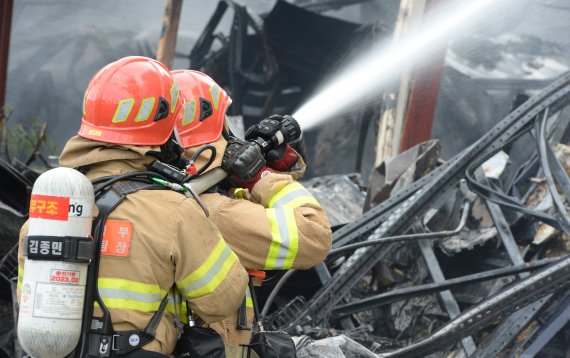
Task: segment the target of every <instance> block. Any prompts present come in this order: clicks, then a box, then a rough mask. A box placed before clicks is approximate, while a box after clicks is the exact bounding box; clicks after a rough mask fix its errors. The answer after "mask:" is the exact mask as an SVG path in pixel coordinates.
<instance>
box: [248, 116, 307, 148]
mask: <svg viewBox="0 0 570 358" xmlns="http://www.w3.org/2000/svg"><path fill="white" fill-rule="evenodd" d="M300 137H301V127H300V126H299V123H298V122H297V120H296V119H295V118H293V117H291V116H289V115H285V116H283V120H282V121H281V128H280V129H279V130H278V131H277V132H276V133H275V134H274V135H273V137H271V138H270V139H268V140H265V139H263V138H261V137H259V138H256V139H254V140H253V142H254V143H256V144H257V145H258V146H259V148H260V149H261V152H262V153H263V154H267V152H269V151H270V150H272V149H275V148H277V147H278V146H279V145H281V144H283V143H285V142H287V143H290V142H292V141H295V140H297V139H299V138H300Z"/></svg>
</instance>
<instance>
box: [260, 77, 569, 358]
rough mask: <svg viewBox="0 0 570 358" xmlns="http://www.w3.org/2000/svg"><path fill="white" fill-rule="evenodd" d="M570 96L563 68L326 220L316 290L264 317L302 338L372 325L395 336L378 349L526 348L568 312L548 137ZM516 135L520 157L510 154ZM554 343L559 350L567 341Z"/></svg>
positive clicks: (552, 142)
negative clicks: (343, 214) (416, 173)
mask: <svg viewBox="0 0 570 358" xmlns="http://www.w3.org/2000/svg"><path fill="white" fill-rule="evenodd" d="M569 102H570V75H568V74H566V75H564V76H562V77H561V78H560V79H558V80H557V81H556V82H554V83H553V84H551V85H549V86H548V87H546V88H545V89H544V90H543V91H541V92H540V93H539V94H537V95H535V96H534V97H532V98H530V99H529V100H528V101H526V102H525V103H524V104H522V105H521V106H520V107H518V108H516V109H515V110H514V111H513V112H512V113H511V114H510V115H508V116H507V117H506V118H505V119H503V120H502V121H500V122H499V123H498V124H497V125H496V126H495V127H494V128H493V129H492V130H491V131H490V132H488V133H487V134H486V135H484V136H483V137H482V138H481V139H480V140H478V141H477V142H475V143H474V144H473V145H471V146H470V147H469V148H467V149H465V150H464V151H463V152H462V153H460V154H459V155H457V156H455V157H454V158H452V159H451V160H449V161H447V162H445V163H440V165H438V166H437V167H436V168H435V169H433V170H431V172H429V173H428V174H427V175H425V176H423V177H421V178H419V179H417V178H414V179H417V180H415V181H414V182H413V183H411V184H408V185H405V186H403V187H402V188H401V189H399V190H398V189H396V190H392V192H391V193H390V195H389V197H388V196H386V198H385V199H384V200H382V201H381V202H380V203H378V204H377V205H376V206H373V207H372V208H371V209H370V210H368V211H367V212H365V213H364V214H363V215H362V216H361V217H360V218H359V219H357V220H355V221H353V222H351V223H349V224H346V225H345V226H343V227H342V228H340V229H338V230H337V231H335V233H334V241H333V250H332V251H331V253H330V255H329V259H328V260H327V262H326V265H323V266H322V267H320V268H317V271H319V272H320V274H319V278H320V280H321V282H322V287H321V288H319V289H318V290H317V291H316V292H315V293H314V294H312V295H310V296H307V297H297V298H295V299H294V300H293V302H295V304H289V305H288V306H286V307H284V308H283V307H274V309H273V313H269V314H268V316H267V317H266V320H267V322H268V324H274V325H275V324H277V325H276V326H274V327H273V328H274V329H282V330H287V331H289V332H291V333H293V334H309V335H310V334H311V332H314V331H315V330H316V329H315V327H321V328H323V329H325V330H328V331H329V332H334V330H336V329H344V330H347V331H346V332H350V331H351V330H355V329H357V328H359V327H360V328H362V327H366V326H371V327H372V329H371V330H370V331H369V332H370V334H371V335H378V336H382V337H387V338H391V339H394V340H395V342H396V344H399V345H401V346H402V348H400V349H396V350H391V349H384V350H383V352H384V353H382V354H381V355H380V356H382V357H400V356H401V357H410V356H426V355H429V354H435V353H437V355H436V356H441V357H447V356H453V355H454V354H459V353H460V351H463V353H464V354H465V355H467V356H480V357H489V356H501V355H502V356H508V354H515V353H516V354H523V355H524V356H525V357H526V356H529V357H530V356H534V355H536V354H537V353H538V352H539V351H540V350H541V349H542V348H544V347H545V346H546V345H548V344H549V342H550V341H551V340H552V339H554V337H557V336H556V334H557V333H558V332H559V331H560V330H562V329H563V328H564V327H565V326H566V323H567V322H568V317H566V316H563V312H565V310H567V305H568V304H567V295H568V285H569V283H568V280H567V278H568V274H569V273H570V261H569V259H568V257H567V253H568V249H567V247H568V246H567V240H568V239H567V235H568V234H567V233H568V230H569V229H568V228H569V226H568V220H569V219H568V215H567V208H568V200H569V199H570V196H569V195H570V189H568V188H569V187H570V180H569V179H568V169H569V168H568V165H567V152H568V148H567V147H566V146H565V145H563V144H560V143H558V141H560V140H563V138H564V137H566V134H567V129H568V122H567V116H566V114H565V112H566V109H567V106H568V104H569ZM521 143H524V145H526V146H527V149H528V150H529V154H528V155H527V156H526V157H525V158H522V160H521V159H520V158H519V159H517V158H513V157H512V156H509V154H510V153H512V151H513V150H517V148H519V147H520V145H521ZM428 153H429V152H428ZM515 154H516V153H515ZM431 155H432V157H434V158H437V151H432V153H431ZM416 157H417V158H418V160H417V161H415V162H412V163H413V166H412V167H414V166H416V165H418V163H420V162H422V160H421V159H422V156H421V155H419V156H416ZM515 157H516V155H515ZM423 162H426V161H425V160H423ZM428 162H429V161H428ZM431 162H434V161H433V160H432V161H431ZM382 178H383V177H382ZM388 184H390V183H384V185H383V188H388ZM370 188H374V183H371V184H370ZM376 192H382V191H381V190H376ZM369 196H370V193H369ZM373 204H375V203H373ZM291 310H295V314H291V313H289V312H288V311H291ZM275 316H279V317H281V319H279V320H277V319H275ZM539 316H540V317H541V318H540V319H538V317H539ZM283 317H287V318H289V320H288V321H286V320H283ZM346 332H345V334H347V335H349V336H350V333H346ZM331 335H332V334H331ZM566 337H567V334H565V333H562V336H560V337H557V338H556V339H555V340H554V341H556V340H565V339H567V338H566ZM551 345H552V347H550V348H548V349H550V350H557V349H558V350H562V352H558V353H559V354H561V355H560V356H564V354H566V347H567V346H568V344H567V342H566V344H565V345H564V343H562V344H561V343H560V342H554V343H551ZM561 346H563V348H561ZM453 352H455V353H453Z"/></svg>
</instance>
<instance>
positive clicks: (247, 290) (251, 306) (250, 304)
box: [245, 287, 253, 308]
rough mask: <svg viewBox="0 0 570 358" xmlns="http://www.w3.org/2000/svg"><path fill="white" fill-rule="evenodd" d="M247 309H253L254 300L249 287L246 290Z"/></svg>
mask: <svg viewBox="0 0 570 358" xmlns="http://www.w3.org/2000/svg"><path fill="white" fill-rule="evenodd" d="M245 307H246V308H253V300H252V299H251V292H250V291H249V287H248V288H247V289H246V290H245Z"/></svg>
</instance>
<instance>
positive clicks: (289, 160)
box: [265, 143, 299, 172]
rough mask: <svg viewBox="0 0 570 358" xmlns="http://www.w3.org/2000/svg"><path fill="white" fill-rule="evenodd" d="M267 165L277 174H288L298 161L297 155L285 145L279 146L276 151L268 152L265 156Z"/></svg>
mask: <svg viewBox="0 0 570 358" xmlns="http://www.w3.org/2000/svg"><path fill="white" fill-rule="evenodd" d="M265 159H266V160H267V165H268V166H269V167H270V168H271V169H275V170H277V171H278V172H288V171H291V168H293V166H295V164H296V163H297V161H298V160H299V155H298V154H297V152H295V150H294V149H293V148H292V147H291V146H290V145H289V144H287V143H283V144H281V145H280V146H279V147H277V149H273V150H270V151H269V152H268V153H267V155H265Z"/></svg>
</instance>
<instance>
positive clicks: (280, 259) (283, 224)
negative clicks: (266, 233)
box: [274, 208, 291, 268]
mask: <svg viewBox="0 0 570 358" xmlns="http://www.w3.org/2000/svg"><path fill="white" fill-rule="evenodd" d="M275 219H276V220H277V227H278V228H279V233H280V234H281V245H279V251H277V257H276V258H275V266H274V267H275V268H281V267H283V266H285V259H286V258H287V253H288V252H289V244H290V242H291V237H290V236H289V228H288V227H287V217H286V216H285V208H275Z"/></svg>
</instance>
